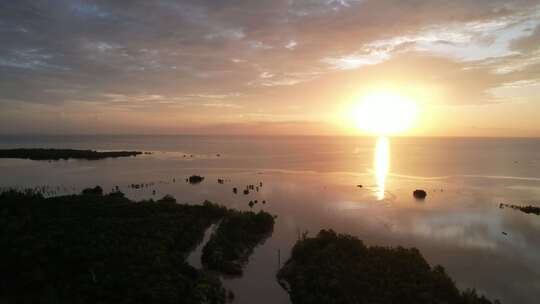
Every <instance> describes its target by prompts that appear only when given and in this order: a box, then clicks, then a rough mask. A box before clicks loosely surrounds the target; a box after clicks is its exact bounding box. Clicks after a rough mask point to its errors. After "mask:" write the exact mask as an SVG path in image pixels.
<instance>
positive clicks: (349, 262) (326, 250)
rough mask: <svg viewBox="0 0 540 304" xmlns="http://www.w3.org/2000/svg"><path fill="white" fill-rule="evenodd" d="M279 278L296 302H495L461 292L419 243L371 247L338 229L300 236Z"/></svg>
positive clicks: (461, 303)
mask: <svg viewBox="0 0 540 304" xmlns="http://www.w3.org/2000/svg"><path fill="white" fill-rule="evenodd" d="M277 278H278V281H279V283H280V284H281V286H283V287H284V288H285V289H286V290H287V291H288V292H289V295H290V298H291V301H292V303H294V304H308V303H309V304H311V303H326V304H329V303H343V304H345V303H359V304H360V303H366V304H367V303H377V304H387V303H388V304H390V303H415V304H423V303H426V304H427V303H430V304H431V303H433V304H435V303H441V304H442V303H452V304H490V303H492V302H491V301H489V300H487V299H486V298H484V297H483V296H478V295H477V294H476V292H475V291H474V290H467V291H465V292H459V290H458V289H457V288H456V286H455V284H454V282H453V281H452V279H450V277H449V276H448V275H447V274H446V272H445V270H444V268H443V267H441V266H435V267H430V266H429V264H428V263H427V262H426V260H425V259H424V258H423V257H422V255H421V254H420V252H419V251H418V250H417V249H415V248H412V249H406V248H402V247H397V248H386V247H366V246H365V245H364V244H363V242H362V241H361V240H359V239H358V238H355V237H353V236H350V235H344V234H336V233H335V232H333V231H332V230H321V231H320V232H319V234H318V235H317V236H316V237H313V238H308V237H306V236H304V237H303V238H302V239H301V240H299V241H298V242H297V243H296V244H295V246H294V248H293V250H292V256H291V258H290V259H289V260H288V261H287V262H286V264H285V265H284V266H283V268H281V269H280V271H279V272H278V275H277ZM497 302H498V301H495V303H497Z"/></svg>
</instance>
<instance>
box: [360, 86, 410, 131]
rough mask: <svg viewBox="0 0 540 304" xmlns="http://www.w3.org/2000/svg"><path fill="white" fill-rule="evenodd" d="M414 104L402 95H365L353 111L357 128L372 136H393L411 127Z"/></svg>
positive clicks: (386, 92)
mask: <svg viewBox="0 0 540 304" xmlns="http://www.w3.org/2000/svg"><path fill="white" fill-rule="evenodd" d="M416 113H417V106H416V104H415V103H414V102H413V101H412V100H410V99H409V98H407V97H406V96H404V95H401V94H399V93H395V92H391V91H380V92H374V93H371V94H368V95H365V96H364V97H363V98H362V99H361V101H360V103H359V104H358V105H357V106H356V107H355V109H354V111H353V115H354V119H355V123H356V125H357V127H358V128H360V129H361V130H363V131H365V132H368V133H370V134H373V135H393V134H399V133H402V132H404V131H406V130H408V129H409V128H411V127H412V125H413V123H414V120H415V118H416Z"/></svg>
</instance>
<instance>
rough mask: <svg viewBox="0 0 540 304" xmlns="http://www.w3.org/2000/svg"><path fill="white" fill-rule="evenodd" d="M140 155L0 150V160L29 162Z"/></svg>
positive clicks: (118, 152)
mask: <svg viewBox="0 0 540 304" xmlns="http://www.w3.org/2000/svg"><path fill="white" fill-rule="evenodd" d="M140 154H142V152H140V151H108V152H98V151H95V150H75V149H39V148H36V149H27V148H21V149H0V158H21V159H31V160H61V159H64V160H67V159H86V160H98V159H104V158H116V157H129V156H137V155H140Z"/></svg>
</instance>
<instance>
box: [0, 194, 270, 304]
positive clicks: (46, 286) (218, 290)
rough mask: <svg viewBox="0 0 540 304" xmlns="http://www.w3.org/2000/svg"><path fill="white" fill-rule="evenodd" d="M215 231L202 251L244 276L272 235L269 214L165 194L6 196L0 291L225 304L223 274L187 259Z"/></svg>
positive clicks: (52, 299)
mask: <svg viewBox="0 0 540 304" xmlns="http://www.w3.org/2000/svg"><path fill="white" fill-rule="evenodd" d="M270 219H271V220H270ZM219 223H223V224H224V226H223V227H222V226H221V225H220V224H219ZM213 224H217V225H218V228H217V231H216V232H215V233H216V235H212V236H211V237H210V239H211V240H213V241H212V244H211V245H210V244H206V245H204V244H203V246H204V247H203V251H204V252H205V253H206V255H207V256H210V257H215V256H216V253H212V252H213V251H214V250H219V251H220V252H222V253H223V255H224V258H223V259H222V260H220V262H223V263H224V265H234V270H235V271H236V272H238V271H239V269H241V267H242V266H243V265H244V264H245V261H246V260H247V256H248V255H249V254H250V252H251V250H252V248H253V247H254V246H255V245H256V244H258V243H260V242H262V241H263V239H264V238H266V237H267V236H268V233H271V231H272V230H273V216H272V215H270V214H268V213H266V212H264V211H259V212H258V213H255V212H251V211H244V212H240V211H236V210H231V209H228V208H225V207H222V206H219V205H216V204H214V203H211V202H208V201H206V202H204V203H203V204H200V205H187V204H178V203H177V202H176V199H175V198H174V197H172V196H169V195H168V196H165V197H163V198H162V199H159V200H155V201H154V200H152V199H149V200H142V201H137V202H135V201H132V200H130V199H128V198H126V197H125V196H124V194H123V193H121V192H118V191H116V192H111V193H107V194H105V193H104V192H103V189H102V188H101V187H99V186H96V187H94V188H88V189H85V190H83V191H82V193H81V194H77V195H65V196H57V197H50V198H47V197H44V196H43V195H42V194H40V193H38V192H35V191H32V190H26V191H18V190H5V191H4V192H2V193H0V248H2V250H0V259H1V260H2V263H1V264H0V273H2V276H3V277H5V278H9V280H3V281H2V283H1V284H0V302H1V303H51V304H52V303H213V304H222V303H225V302H226V301H227V300H228V299H231V298H233V297H234V295H233V294H232V292H231V291H227V290H226V289H225V288H224V287H223V286H222V284H221V281H220V279H219V276H220V275H222V274H223V272H221V268H220V267H213V264H211V266H212V267H211V268H212V270H213V271H210V270H207V269H196V268H194V267H192V266H191V265H190V264H188V263H187V262H186V259H187V257H188V255H189V253H190V252H191V251H193V250H194V249H195V248H196V247H197V246H198V245H199V244H200V243H201V242H202V240H203V237H204V234H205V231H206V230H207V229H209V227H210V226H212V225H213ZM229 234H231V235H229ZM238 235H243V237H242V238H239V237H238ZM223 240H233V241H234V243H232V245H233V246H232V247H228V246H227V245H226V244H225V243H224V242H223ZM238 250H239V251H238ZM238 252H240V254H238ZM227 269H228V268H227ZM240 271H241V270H240ZM227 272H229V271H227Z"/></svg>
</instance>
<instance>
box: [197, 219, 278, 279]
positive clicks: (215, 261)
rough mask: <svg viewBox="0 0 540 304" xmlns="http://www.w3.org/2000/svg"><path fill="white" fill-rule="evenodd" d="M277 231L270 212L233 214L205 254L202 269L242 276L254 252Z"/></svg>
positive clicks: (224, 221) (223, 221) (213, 236)
mask: <svg viewBox="0 0 540 304" xmlns="http://www.w3.org/2000/svg"><path fill="white" fill-rule="evenodd" d="M273 230H274V217H273V216H272V215H270V214H269V213H267V212H264V211H259V212H258V213H253V212H251V211H250V212H240V211H231V212H230V213H229V216H227V217H226V218H224V219H223V220H222V222H221V224H220V225H219V227H218V229H217V231H216V232H215V233H214V234H213V235H212V237H211V238H210V240H209V241H208V243H207V244H206V246H205V247H204V248H203V252H202V257H201V260H202V263H203V265H204V266H205V267H206V268H208V269H211V270H215V271H219V272H221V273H224V274H228V275H232V276H237V275H242V268H243V266H244V265H245V263H246V262H247V260H248V258H249V256H250V255H251V254H252V252H253V249H254V248H255V247H256V246H257V245H259V244H260V243H262V242H264V240H266V238H268V237H269V236H270V235H271V234H272V231H273Z"/></svg>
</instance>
